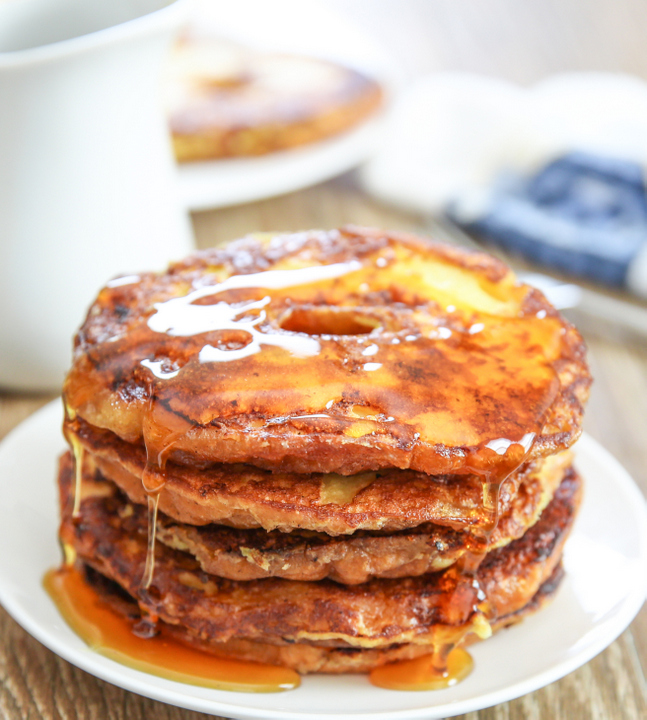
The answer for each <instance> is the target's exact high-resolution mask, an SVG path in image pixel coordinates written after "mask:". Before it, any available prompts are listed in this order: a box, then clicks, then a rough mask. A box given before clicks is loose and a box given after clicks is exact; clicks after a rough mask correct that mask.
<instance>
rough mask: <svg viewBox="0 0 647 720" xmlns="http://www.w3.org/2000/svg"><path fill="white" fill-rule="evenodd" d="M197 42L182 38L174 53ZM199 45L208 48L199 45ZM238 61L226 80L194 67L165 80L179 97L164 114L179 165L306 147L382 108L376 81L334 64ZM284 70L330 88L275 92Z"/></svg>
mask: <svg viewBox="0 0 647 720" xmlns="http://www.w3.org/2000/svg"><path fill="white" fill-rule="evenodd" d="M195 42H196V41H195V40H194V39H192V38H185V39H183V41H182V42H180V43H178V45H177V47H176V54H177V55H181V54H182V53H187V50H188V52H189V53H191V52H192V46H193V45H194V44H195ZM205 42H209V41H206V40H204V39H201V40H198V43H199V44H204V43H205ZM211 42H212V43H218V42H219V40H218V39H212V40H211ZM232 50H233V48H232ZM236 57H237V59H238V61H239V62H240V63H241V66H240V68H239V73H238V74H237V76H236V77H233V78H229V81H227V78H219V77H213V76H211V77H209V76H207V77H205V76H204V74H199V68H198V70H197V71H196V72H195V73H193V74H188V75H186V74H185V75H183V76H181V77H178V78H175V79H173V80H171V82H172V83H173V84H174V85H177V86H178V87H177V89H178V90H179V93H180V97H181V98H182V100H180V101H176V102H174V103H173V107H171V108H170V115H169V125H170V129H171V133H172V138H173V146H174V149H175V155H176V158H177V159H178V160H179V161H180V162H187V161H195V160H208V159H215V158H230V157H245V156H258V155H264V154H266V153H271V152H276V151H278V150H286V149H289V148H293V147H299V146H301V145H306V144H309V143H312V142H316V141H318V140H322V139H324V138H327V137H331V136H333V135H337V134H339V133H341V132H343V131H345V130H347V129H349V128H351V127H353V126H355V125H357V124H358V123H360V122H361V121H362V120H363V119H365V118H366V117H368V116H369V115H371V114H372V113H374V112H375V111H376V110H377V109H378V108H379V106H380V105H381V103H382V97H383V93H382V90H381V88H380V86H379V85H378V83H377V82H375V81H374V80H372V79H370V78H369V77H367V76H366V75H365V74H363V73H361V72H358V71H357V70H354V69H351V68H347V67H344V66H341V65H338V64H336V63H332V62H329V61H326V60H321V59H317V58H309V57H299V56H289V55H275V54H268V53H258V52H256V53H254V52H251V51H247V52H245V51H244V50H243V49H242V48H241V49H237V52H236ZM180 59H181V58H180ZM287 64H289V65H290V67H288V68H287V71H288V72H290V71H291V70H292V69H293V68H294V67H295V66H296V70H297V72H303V71H304V70H305V71H306V72H307V71H308V70H310V68H312V70H315V71H318V72H322V71H323V72H324V73H326V76H327V80H328V82H327V83H326V84H325V85H324V86H323V87H322V85H321V83H315V84H311V85H310V86H309V87H300V88H297V89H294V88H279V89H277V86H276V78H277V73H278V75H279V79H280V78H281V77H282V76H283V75H284V73H285V66H286V65H287ZM268 79H269V80H270V84H269V85H268V84H267V80H268ZM222 80H224V82H222Z"/></svg>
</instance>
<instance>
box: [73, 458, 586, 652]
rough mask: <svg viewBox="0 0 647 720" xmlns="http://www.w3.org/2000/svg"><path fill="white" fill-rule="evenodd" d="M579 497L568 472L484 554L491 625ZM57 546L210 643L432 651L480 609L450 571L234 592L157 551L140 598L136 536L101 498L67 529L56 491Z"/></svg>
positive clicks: (512, 606) (246, 585) (538, 563)
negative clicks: (526, 525)
mask: <svg viewBox="0 0 647 720" xmlns="http://www.w3.org/2000/svg"><path fill="white" fill-rule="evenodd" d="M580 497H581V482H580V480H579V478H578V476H577V475H576V474H575V473H574V472H572V473H570V474H569V475H568V476H567V477H566V478H565V480H564V481H563V482H562V484H561V485H560V487H559V489H558V491H557V493H556V494H555V497H554V499H553V501H552V502H551V503H550V504H549V505H548V507H547V508H546V509H545V510H544V512H543V513H542V516H541V518H540V519H539V521H538V522H537V523H536V524H535V525H534V526H533V527H532V528H531V529H530V530H528V532H526V534H525V535H524V536H523V537H522V538H520V539H518V540H515V541H514V542H512V543H511V544H509V545H507V546H506V547H504V548H501V549H499V550H494V551H493V552H491V553H489V554H488V555H487V556H486V558H485V560H484V561H483V563H482V564H481V566H480V568H479V570H478V574H477V577H478V580H479V584H480V586H481V588H483V590H484V591H485V593H486V595H487V598H488V601H489V603H490V605H491V607H492V608H493V610H494V612H495V613H496V615H497V616H499V617H502V616H505V615H510V614H511V613H515V612H517V611H518V610H520V609H521V608H523V607H524V606H525V605H527V604H528V602H530V600H531V599H532V597H533V596H534V595H535V593H536V592H537V591H538V590H539V588H540V587H541V585H542V584H543V583H544V582H545V581H546V580H547V579H548V578H549V577H550V575H551V574H552V572H553V570H554V569H555V567H556V565H557V564H558V562H559V558H560V556H561V552H562V547H563V544H564V542H565V540H566V537H567V535H568V533H569V532H570V529H571V526H572V523H573V519H574V517H575V514H576V511H577V507H578V506H579V502H580ZM62 516H63V521H62V524H61V539H62V540H63V542H64V543H66V544H68V545H70V546H72V547H73V548H74V549H75V550H76V552H77V554H78V557H79V558H80V559H81V560H82V561H83V562H85V563H87V564H88V565H90V566H91V567H93V568H94V569H95V570H97V571H98V572H100V573H101V574H102V575H105V576H107V577H109V578H110V579H112V580H114V581H116V582H117V583H118V584H119V585H121V587H122V588H124V589H125V590H126V591H127V592H128V593H129V594H130V595H131V596H133V597H138V599H139V602H140V604H141V605H142V607H145V608H146V609H147V610H148V611H149V612H150V613H151V614H153V615H154V616H158V617H159V618H160V619H162V620H163V621H164V622H167V623H169V624H171V625H176V626H181V627H182V628H184V630H185V631H186V632H187V633H189V634H190V635H192V636H195V637H197V638H201V639H203V640H209V641H210V642H225V641H228V640H230V639H232V638H236V639H246V640H251V641H255V642H263V643H270V644H276V645H285V644H286V643H287V644H288V645H289V644H292V643H294V642H307V643H317V644H323V645H324V646H327V647H345V646H351V647H362V648H379V647H384V646H389V645H393V644H394V643H395V644H401V643H410V642H415V643H423V644H424V643H425V642H426V643H427V644H428V643H429V642H433V637H434V636H436V635H437V633H438V632H439V631H441V629H443V628H449V629H451V628H460V627H463V626H466V625H467V624H468V623H469V622H470V621H471V620H472V619H473V617H474V611H473V608H474V607H475V606H476V605H477V604H478V603H479V598H478V593H479V588H478V586H477V585H476V584H475V583H473V582H472V581H471V580H470V578H469V577H467V576H464V575H463V574H462V573H460V572H459V571H458V570H457V569H456V566H453V567H451V568H449V569H447V570H444V571H442V572H438V573H431V574H428V575H423V576H420V577H417V578H402V579H397V580H391V579H378V580H372V581H370V582H367V583H364V584H361V585H339V584H337V583H334V582H332V581H330V580H321V581H319V582H315V583H308V582H296V581H290V580H283V579H280V578H268V579H264V580H253V581H249V582H236V581H233V580H226V579H223V578H218V577H216V576H213V575H209V574H207V573H204V572H203V571H202V570H201V569H200V567H199V565H198V563H197V562H196V561H195V559H194V558H192V557H191V556H190V555H187V554H185V553H181V552H178V551H175V550H171V549H170V548H168V547H165V546H163V545H162V544H160V543H158V544H157V546H156V560H155V573H154V580H153V585H154V587H153V588H151V590H150V591H149V592H144V593H141V592H140V580H141V577H142V574H143V569H144V563H145V557H146V536H145V532H144V530H143V528H142V529H140V530H139V531H134V530H130V529H127V528H128V525H127V521H128V519H127V518H125V519H124V518H120V517H119V514H118V513H117V514H115V513H114V512H111V511H110V509H109V507H108V506H107V505H106V503H104V502H103V501H102V500H101V498H94V499H93V501H92V502H87V503H83V505H82V507H81V517H80V518H79V519H78V521H76V522H73V521H72V518H71V507H70V498H69V495H68V494H66V493H65V491H64V487H63V494H62Z"/></svg>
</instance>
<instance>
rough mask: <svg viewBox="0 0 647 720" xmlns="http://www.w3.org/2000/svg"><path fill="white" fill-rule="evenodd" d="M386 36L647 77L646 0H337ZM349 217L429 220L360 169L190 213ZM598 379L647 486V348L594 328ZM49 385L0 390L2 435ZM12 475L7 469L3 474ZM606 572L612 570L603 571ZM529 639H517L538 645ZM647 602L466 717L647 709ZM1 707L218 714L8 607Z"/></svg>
mask: <svg viewBox="0 0 647 720" xmlns="http://www.w3.org/2000/svg"><path fill="white" fill-rule="evenodd" d="M334 2H335V3H336V4H337V5H339V6H343V7H344V8H346V9H347V10H348V11H349V12H350V13H351V14H352V15H353V16H354V17H355V19H356V20H358V21H359V22H362V23H363V24H364V25H365V26H367V27H368V28H369V29H371V30H372V31H373V32H374V33H375V34H376V35H377V36H379V37H381V38H382V39H383V40H384V41H385V42H386V43H387V44H388V46H389V47H390V49H391V52H392V53H393V54H395V55H397V56H398V57H399V58H400V60H401V63H402V65H403V67H404V69H405V71H406V72H409V73H411V74H413V73H416V72H420V71H430V70H468V71H477V72H484V73H491V74H498V75H501V76H503V77H507V78H509V79H512V80H516V81H518V82H522V83H529V82H534V81H536V80H538V79H539V78H541V77H543V76H544V75H546V74H547V73H550V72H555V71H562V70H576V69H595V70H611V71H628V72H634V73H636V74H639V75H641V76H643V77H647V52H646V51H645V45H644V38H645V35H646V34H647V3H645V2H644V0H524V1H520V0H451V1H450V0H399V2H397V3H396V2H394V0H334ZM345 223H356V224H361V225H375V226H381V227H385V228H390V229H402V230H413V231H421V230H423V229H424V222H423V220H422V219H421V218H419V217H415V216H413V215H409V214H406V213H403V212H400V211H397V210H394V209H392V208H387V207H384V206H382V205H379V204H377V203H376V202H374V201H373V200H371V199H369V198H367V197H365V196H363V195H362V193H361V192H360V191H359V190H358V188H357V186H356V184H355V182H354V178H353V176H352V174H351V175H347V176H344V177H342V178H338V179H336V180H334V181H331V182H329V183H325V184H323V185H319V186H317V187H314V188H311V189H307V190H303V191H301V192H297V193H292V194H290V195H286V196H284V197H280V198H274V199H272V200H267V201H263V202H258V203H252V204H249V205H245V206H240V207H235V208H228V209H224V210H219V211H217V212H216V211H214V212H206V213H201V214H198V215H196V216H195V217H194V226H195V230H196V235H197V238H198V243H199V245H200V246H201V247H207V246H210V245H213V244H216V243H219V242H223V241H226V240H229V239H232V238H235V237H239V236H241V235H243V234H245V233H246V232H253V231H257V230H261V231H263V230H299V229H304V228H310V227H336V226H339V225H342V224H345ZM588 342H589V347H590V360H591V364H592V368H593V373H594V376H595V385H594V388H593V392H592V397H591V401H590V404H589V408H588V413H587V417H586V422H585V427H586V429H587V431H588V432H589V433H591V435H593V437H595V438H596V439H597V440H599V441H600V442H601V443H602V444H603V445H604V446H605V447H606V448H607V449H608V450H610V451H611V452H612V453H613V454H614V455H616V457H618V458H619V459H620V460H621V462H622V463H623V465H624V466H625V467H626V468H627V470H628V471H629V472H630V473H631V474H632V476H633V477H634V478H635V480H636V481H637V483H638V484H639V485H640V487H641V488H642V490H643V492H645V493H646V494H647V443H645V440H644V437H645V430H646V419H647V350H641V349H640V348H636V347H631V348H630V347H625V346H622V345H619V344H615V343H612V342H609V341H606V340H604V339H600V338H597V337H589V338H588ZM48 400H50V397H48V396H25V395H15V394H10V393H0V437H2V436H4V435H5V434H6V433H7V432H8V431H9V430H10V429H11V428H12V427H14V426H16V425H17V424H18V423H19V422H21V421H22V420H23V419H24V418H26V417H28V416H29V415H30V414H31V413H32V412H34V411H35V410H37V409H38V408H39V407H40V406H42V405H43V404H45V403H46V402H47V401H48ZM1 481H2V482H6V480H5V479H1ZM601 572H603V568H602V569H601ZM531 652H532V648H519V653H520V654H521V653H531ZM646 673H647V610H646V609H643V611H642V612H641V613H640V614H639V616H638V618H637V619H636V621H635V622H634V623H633V624H632V626H631V627H630V629H629V630H628V631H627V632H625V633H624V634H623V635H622V636H621V637H620V638H619V639H618V640H617V641H616V642H614V643H613V644H612V645H611V646H610V647H609V648H608V649H607V650H605V651H604V652H603V653H601V654H600V655H599V656H598V657H596V658H594V659H593V660H592V661H591V662H589V663H588V664H587V665H585V666H584V667H582V668H580V669H579V670H577V671H576V672H573V673H571V674H570V675H568V676H567V677H565V678H564V679H562V680H560V681H559V682H556V683H553V684H551V685H549V686H547V687H545V688H543V689H541V690H539V691H537V692H534V693H531V694H529V695H526V696H524V697H521V698H519V699H517V700H514V701H512V702H509V703H505V704H502V705H498V706H496V707H493V708H489V709H485V710H481V711H479V712H473V713H468V714H467V715H464V716H462V717H463V718H464V720H468V719H469V720H555V719H560V718H564V719H568V720H639V719H640V718H647V683H646V681H645V675H646ZM0 717H1V718H7V720H19V719H20V720H23V719H25V720H40V719H43V720H71V719H73V718H81V719H83V720H86V719H87V720H103V719H104V718H111V719H112V718H114V719H115V720H144V719H145V718H146V719H149V718H156V719H159V720H179V718H182V719H183V720H197V719H198V718H206V717H208V716H206V715H202V714H200V713H193V712H189V711H185V710H181V709H178V708H175V707H171V706H168V705H165V704H163V703H159V702H155V701H152V700H149V699H146V698H143V697H140V696H138V695H135V694H133V693H130V692H127V691H124V690H121V689H119V688H116V687H114V686H112V685H110V684H109V683H106V682H103V681H101V680H98V679H96V678H94V677H92V676H91V675H88V674H87V673H85V672H83V671H81V670H78V669H76V668H74V667H73V666H71V665H70V664H69V663H67V662H65V661H64V660H61V659H60V658H58V657H56V656H55V655H54V654H53V653H51V652H50V651H49V650H47V649H46V648H44V647H43V646H42V645H40V643H38V642H37V641H36V640H34V639H33V638H31V637H30V636H29V635H27V633H25V632H24V631H23V630H22V629H21V628H20V627H19V626H18V625H17V624H16V623H15V622H14V621H13V620H12V619H11V618H10V617H9V616H8V615H7V614H6V612H4V610H2V609H0Z"/></svg>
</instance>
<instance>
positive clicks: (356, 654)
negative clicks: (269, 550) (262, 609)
mask: <svg viewBox="0 0 647 720" xmlns="http://www.w3.org/2000/svg"><path fill="white" fill-rule="evenodd" d="M86 570H87V580H88V582H89V583H90V584H91V585H92V587H94V588H95V590H96V591H97V592H98V593H99V594H100V595H101V597H102V599H103V600H105V601H106V602H108V603H109V604H110V605H111V607H112V608H113V609H114V610H116V611H117V612H119V613H121V614H122V615H124V616H125V617H127V618H128V619H129V620H130V621H131V622H133V623H135V622H137V621H138V620H139V619H140V617H141V616H140V611H139V607H138V605H137V604H136V603H135V602H134V601H133V600H132V598H130V596H128V595H126V594H125V593H123V591H122V590H121V588H120V587H119V586H118V585H116V583H113V582H112V581H110V580H108V579H107V578H105V577H104V576H102V575H100V574H99V573H97V572H96V571H94V570H92V569H91V568H88V567H87V566H86ZM563 576H564V571H563V570H562V566H561V564H558V565H557V566H556V567H555V570H553V573H552V575H551V576H550V577H549V578H548V580H546V581H545V582H544V583H543V584H542V586H541V587H540V588H539V590H538V591H537V593H536V594H535V595H534V597H533V598H532V600H531V601H530V602H529V603H528V604H527V605H525V606H524V607H523V608H521V610H517V612H515V613H512V614H510V615H506V616H503V617H500V618H498V619H497V620H496V621H494V622H493V623H492V629H493V631H495V632H497V631H499V630H501V629H504V628H508V627H510V626H512V625H515V624H517V623H518V622H521V620H523V619H524V618H525V617H527V616H528V615H531V614H534V613H535V612H538V611H539V610H541V609H542V608H543V607H544V606H545V605H547V604H548V603H549V602H550V601H552V599H553V597H554V595H555V593H556V591H557V589H558V587H559V585H560V582H561V580H562V578H563ZM159 629H160V632H161V633H162V634H167V635H169V636H170V637H173V638H175V639H177V640H180V641H181V642H184V643H186V644H187V645H189V646H191V647H197V648H199V649H200V650H205V651H207V652H212V653H214V654H215V655H219V656H221V657H231V658H236V659H238V660H248V661H252V662H261V663H268V664H271V665H280V666H283V667H288V668H292V669H293V670H296V671H297V672H299V673H301V674H302V675H303V674H307V673H329V674H340V673H366V672H370V671H371V670H373V668H375V667H378V666H380V665H384V664H386V663H389V662H395V661H397V660H411V659H413V658H416V657H420V656H421V655H427V654H429V653H432V652H433V650H434V646H433V645H425V644H420V643H404V644H401V645H390V646H387V647H381V648H373V649H362V648H353V647H344V648H330V647H321V646H319V645H311V644H307V643H294V644H291V645H270V644H268V643H262V642H255V641H253V640H245V639H237V638H232V639H231V640H228V641H226V642H223V643H210V642H208V641H202V640H200V639H198V638H196V637H195V636H192V635H190V634H188V633H187V632H185V631H184V630H183V629H182V628H181V627H180V626H177V625H169V624H168V623H164V622H160V623H159ZM478 639H479V638H478V637H477V636H476V635H474V634H470V635H467V636H466V637H465V638H464V640H463V642H462V643H461V644H462V645H463V646H465V645H470V644H471V643H473V642H475V641H477V640H478Z"/></svg>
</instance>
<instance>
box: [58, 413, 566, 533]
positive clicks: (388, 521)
mask: <svg viewBox="0 0 647 720" xmlns="http://www.w3.org/2000/svg"><path fill="white" fill-rule="evenodd" d="M70 434H72V433H70ZM74 437H75V438H76V439H77V440H78V441H79V442H80V444H81V445H82V447H83V448H85V452H84V463H85V464H86V465H88V468H87V470H85V472H86V474H87V473H92V472H94V469H95V467H96V468H98V469H99V470H100V471H101V472H102V473H103V475H104V476H105V477H106V478H108V479H109V480H112V481H113V482H115V483H116V484H117V485H118V486H119V487H120V488H121V489H122V490H123V491H124V492H125V493H126V494H127V495H128V497H129V498H130V499H131V500H132V501H133V502H135V503H139V504H142V505H145V504H146V502H147V499H146V494H145V491H144V488H143V485H142V473H143V471H144V467H145V462H146V455H145V452H144V450H143V448H142V447H141V446H139V445H131V444H128V443H124V442H123V441H121V440H119V439H118V438H117V437H116V436H114V435H112V434H110V433H106V432H101V431H97V430H96V429H93V428H89V427H88V426H83V425H80V424H78V423H77V432H76V433H75V434H74ZM569 457H570V456H569V454H568V453H564V454H562V455H556V456H552V457H551V458H545V459H540V460H535V461H533V462H531V463H526V464H524V465H523V466H522V467H521V468H520V469H519V470H518V471H517V472H515V473H513V475H511V476H510V477H509V478H508V479H507V480H506V482H505V483H504V484H503V486H502V489H501V492H500V495H499V513H500V514H501V515H503V514H505V513H506V512H508V510H509V509H510V507H511V504H512V502H513V499H514V497H515V495H516V493H517V490H518V488H519V485H520V484H521V482H522V481H524V480H526V479H531V478H535V479H539V481H540V484H541V485H542V486H543V487H544V488H545V490H546V492H547V493H548V497H550V496H552V491H553V489H554V488H555V487H556V485H557V483H558V482H559V479H560V477H561V472H562V470H563V469H564V468H565V467H566V465H567V464H568V462H569ZM362 477H364V478H366V475H364V476H362ZM360 479H362V478H360ZM326 482H327V479H326V476H325V475H323V474H321V473H314V474H309V475H297V474H293V473H282V472H275V473H270V472H268V471H265V470H260V469H258V468H254V467H252V466H248V465H214V466H211V467H207V468H201V469H194V468H189V467H187V466H185V465H179V464H176V463H168V464H167V466H166V473H165V485H164V487H163V488H162V490H161V493H160V500H159V503H160V509H161V510H162V511H163V512H165V513H166V514H167V515H169V517H171V518H173V519H175V520H178V521H180V522H183V523H189V524H191V525H206V524H209V523H212V522H215V523H219V524H223V525H228V526H231V527H238V528H256V527H262V528H264V529H265V530H274V529H279V530H282V531H283V532H291V531H292V530H294V529H305V530H312V531H314V532H325V533H327V534H328V535H348V534H352V533H355V532H357V531H358V530H379V531H381V532H396V531H399V530H403V529H406V528H412V527H416V526H418V525H421V524H422V523H425V522H431V523H434V524H437V525H443V526H448V527H451V528H453V529H454V530H473V531H474V532H476V531H477V530H478V529H479V528H482V527H483V526H485V525H487V524H488V523H489V522H491V518H490V516H489V514H488V513H487V512H486V511H485V509H484V507H483V479H482V478H479V477H477V476H470V475H448V476H429V475H424V474H422V473H418V472H415V471H412V470H397V469H395V470H394V469H390V470H381V471H379V472H377V473H372V474H370V475H368V478H367V479H366V484H365V485H364V486H362V487H360V488H359V489H358V491H357V493H356V494H355V495H354V496H350V497H348V498H347V500H346V501H345V502H344V503H337V502H327V501H326V498H325V495H324V496H323V501H322V492H324V489H325V483H326ZM337 482H338V484H339V485H340V486H343V485H344V483H345V478H344V477H338V478H337ZM348 482H349V483H350V482H352V479H351V478H349V480H348ZM526 499H528V498H526ZM535 499H536V500H538V501H539V496H538V495H536V496H535Z"/></svg>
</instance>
